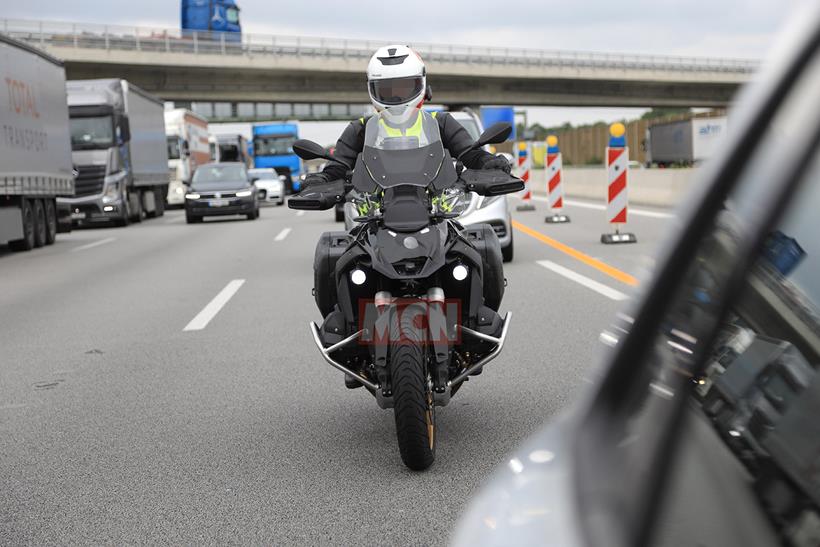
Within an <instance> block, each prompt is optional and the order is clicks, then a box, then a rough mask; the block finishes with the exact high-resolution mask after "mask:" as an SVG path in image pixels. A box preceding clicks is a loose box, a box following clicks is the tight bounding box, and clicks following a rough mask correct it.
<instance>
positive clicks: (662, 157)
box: [646, 117, 728, 166]
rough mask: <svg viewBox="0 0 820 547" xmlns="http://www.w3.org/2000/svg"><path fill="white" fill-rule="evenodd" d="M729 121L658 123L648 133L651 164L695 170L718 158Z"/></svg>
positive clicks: (721, 118) (709, 120) (698, 119)
mask: <svg viewBox="0 0 820 547" xmlns="http://www.w3.org/2000/svg"><path fill="white" fill-rule="evenodd" d="M727 130H728V123H727V119H726V117H717V118H692V119H689V120H680V121H674V122H665V123H657V124H654V125H650V126H649V128H648V129H647V140H646V143H647V144H646V146H647V161H648V162H649V163H654V164H656V165H660V166H668V165H684V166H691V165H695V164H698V163H700V162H702V161H703V160H706V159H708V158H710V157H711V156H712V154H714V151H715V150H716V149H717V147H718V145H719V144H720V143H721V142H723V140H725V138H726V133H727Z"/></svg>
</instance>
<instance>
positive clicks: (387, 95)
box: [368, 76, 424, 105]
mask: <svg viewBox="0 0 820 547" xmlns="http://www.w3.org/2000/svg"><path fill="white" fill-rule="evenodd" d="M368 85H369V86H370V94H371V95H372V96H373V98H374V99H376V101H378V102H380V103H381V104H386V105H400V104H403V103H406V102H408V101H410V100H411V99H413V98H414V97H418V96H419V95H420V94H421V92H422V90H423V88H424V78H422V77H421V76H411V77H409V78H388V79H386V80H372V81H370V82H369V84H368Z"/></svg>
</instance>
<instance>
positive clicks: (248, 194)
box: [236, 190, 253, 198]
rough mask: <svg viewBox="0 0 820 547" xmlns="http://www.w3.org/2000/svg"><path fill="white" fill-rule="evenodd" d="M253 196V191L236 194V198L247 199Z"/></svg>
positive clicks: (241, 191) (242, 191)
mask: <svg viewBox="0 0 820 547" xmlns="http://www.w3.org/2000/svg"><path fill="white" fill-rule="evenodd" d="M251 194H253V191H251V190H240V191H238V192H237V193H236V197H238V198H246V197H248V196H250V195H251Z"/></svg>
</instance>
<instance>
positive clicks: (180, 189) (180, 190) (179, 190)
mask: <svg viewBox="0 0 820 547" xmlns="http://www.w3.org/2000/svg"><path fill="white" fill-rule="evenodd" d="M184 191H185V189H184V188H182V186H177V188H176V190H175V192H176V193H177V194H181V193H182V192H184Z"/></svg>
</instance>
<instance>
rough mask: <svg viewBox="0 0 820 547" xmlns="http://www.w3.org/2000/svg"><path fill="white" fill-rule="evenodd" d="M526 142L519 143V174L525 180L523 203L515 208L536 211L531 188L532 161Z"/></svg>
mask: <svg viewBox="0 0 820 547" xmlns="http://www.w3.org/2000/svg"><path fill="white" fill-rule="evenodd" d="M527 149H528V146H527V143H526V142H519V143H518V176H519V177H520V178H521V180H523V181H524V195H523V196H521V201H523V202H524V203H522V204H521V205H519V206H518V207H516V208H515V210H516V211H535V205H533V204H532V191H531V190H530V169H531V168H532V162H531V161H530V155H529V153H528V150H527Z"/></svg>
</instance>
